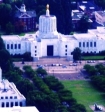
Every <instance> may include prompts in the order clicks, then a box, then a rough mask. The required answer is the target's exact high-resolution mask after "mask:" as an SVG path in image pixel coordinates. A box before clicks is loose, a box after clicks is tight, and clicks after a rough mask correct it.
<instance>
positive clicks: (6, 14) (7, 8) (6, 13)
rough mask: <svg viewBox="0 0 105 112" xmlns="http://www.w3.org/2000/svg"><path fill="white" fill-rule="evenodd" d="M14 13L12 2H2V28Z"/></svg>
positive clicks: (0, 8) (0, 6) (0, 10)
mask: <svg viewBox="0 0 105 112" xmlns="http://www.w3.org/2000/svg"><path fill="white" fill-rule="evenodd" d="M11 13H12V7H11V5H10V4H4V3H1V4H0V25H1V27H2V28H5V27H6V24H7V23H8V21H10V16H11Z"/></svg>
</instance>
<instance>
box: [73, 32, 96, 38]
mask: <svg viewBox="0 0 105 112" xmlns="http://www.w3.org/2000/svg"><path fill="white" fill-rule="evenodd" d="M74 37H75V38H76V39H77V40H78V39H93V38H96V36H95V35H93V34H90V33H82V34H74Z"/></svg>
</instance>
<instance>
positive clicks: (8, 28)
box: [6, 22, 14, 34]
mask: <svg viewBox="0 0 105 112" xmlns="http://www.w3.org/2000/svg"><path fill="white" fill-rule="evenodd" d="M6 33H7V34H11V33H14V26H13V25H12V23H11V22H9V23H7V24H6Z"/></svg>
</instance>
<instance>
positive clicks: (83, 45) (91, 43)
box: [79, 42, 96, 47]
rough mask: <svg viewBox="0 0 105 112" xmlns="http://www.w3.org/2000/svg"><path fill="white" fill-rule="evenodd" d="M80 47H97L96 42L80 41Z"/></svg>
mask: <svg viewBox="0 0 105 112" xmlns="http://www.w3.org/2000/svg"><path fill="white" fill-rule="evenodd" d="M79 47H96V42H79Z"/></svg>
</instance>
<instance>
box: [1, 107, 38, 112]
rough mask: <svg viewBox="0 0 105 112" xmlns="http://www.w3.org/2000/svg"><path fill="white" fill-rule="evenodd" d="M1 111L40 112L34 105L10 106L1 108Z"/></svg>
mask: <svg viewBox="0 0 105 112" xmlns="http://www.w3.org/2000/svg"><path fill="white" fill-rule="evenodd" d="M0 112H39V111H38V109H37V108H36V107H34V106H30V107H20V106H17V107H10V108H0Z"/></svg>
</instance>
